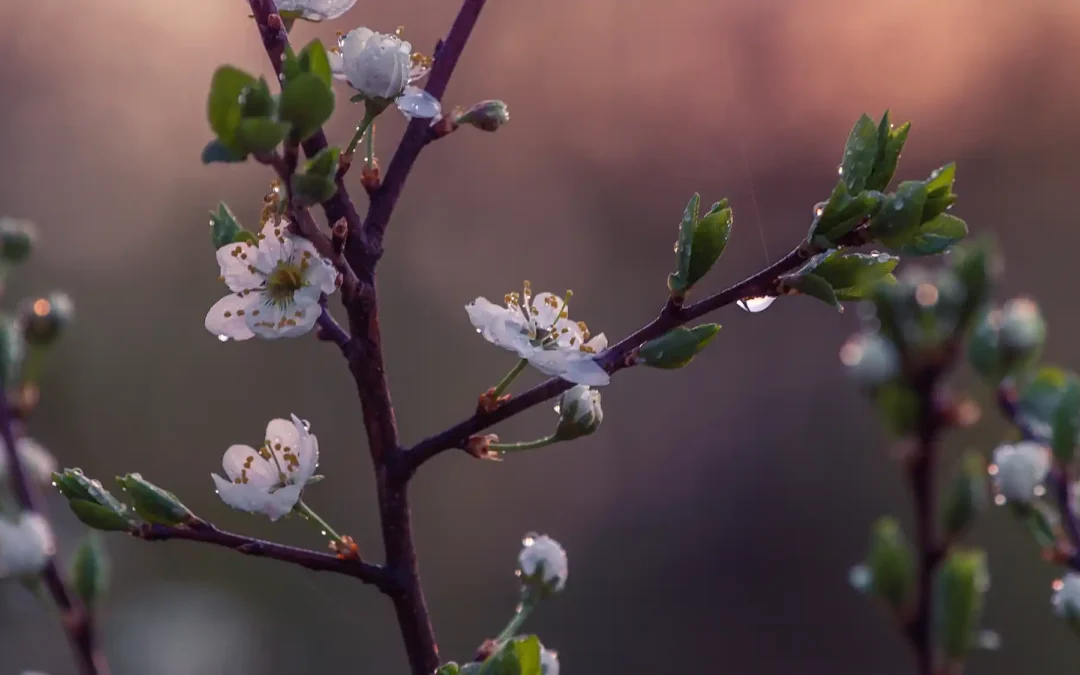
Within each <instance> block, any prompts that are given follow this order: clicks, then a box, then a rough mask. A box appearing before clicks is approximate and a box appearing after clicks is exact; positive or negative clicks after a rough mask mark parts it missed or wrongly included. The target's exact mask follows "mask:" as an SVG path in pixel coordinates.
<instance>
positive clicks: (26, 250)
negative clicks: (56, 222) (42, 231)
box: [0, 218, 37, 263]
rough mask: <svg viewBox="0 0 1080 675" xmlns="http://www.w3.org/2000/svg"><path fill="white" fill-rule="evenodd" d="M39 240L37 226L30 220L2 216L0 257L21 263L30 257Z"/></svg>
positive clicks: (0, 221) (7, 260)
mask: <svg viewBox="0 0 1080 675" xmlns="http://www.w3.org/2000/svg"><path fill="white" fill-rule="evenodd" d="M36 240H37V228H36V227H34V224H33V223H31V222H30V221H28V220H19V219H17V218H0V258H3V260H4V261H5V262H9V263H21V262H23V261H24V260H26V259H27V258H28V257H30V253H31V251H32V250H33V248H34V242H35V241H36Z"/></svg>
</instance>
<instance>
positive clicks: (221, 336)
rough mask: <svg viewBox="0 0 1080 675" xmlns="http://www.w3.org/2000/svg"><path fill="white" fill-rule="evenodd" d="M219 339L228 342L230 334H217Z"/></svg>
mask: <svg viewBox="0 0 1080 675" xmlns="http://www.w3.org/2000/svg"><path fill="white" fill-rule="evenodd" d="M217 339H218V341H219V342H228V341H229V336H228V335H219V336H217Z"/></svg>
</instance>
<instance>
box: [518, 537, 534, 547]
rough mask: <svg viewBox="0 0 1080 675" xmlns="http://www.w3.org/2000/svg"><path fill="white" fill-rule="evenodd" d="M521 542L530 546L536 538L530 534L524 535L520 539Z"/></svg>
mask: <svg viewBox="0 0 1080 675" xmlns="http://www.w3.org/2000/svg"><path fill="white" fill-rule="evenodd" d="M521 543H522V544H524V545H525V546H532V545H533V544H535V543H536V538H535V537H533V536H532V535H526V537H525V538H524V539H522V540H521Z"/></svg>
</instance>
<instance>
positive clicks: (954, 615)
mask: <svg viewBox="0 0 1080 675" xmlns="http://www.w3.org/2000/svg"><path fill="white" fill-rule="evenodd" d="M989 586H990V575H989V574H988V573H987V571H986V554H984V553H983V552H982V551H977V550H973V551H956V552H954V553H952V554H950V555H949V557H948V558H947V559H946V560H945V562H944V563H943V564H942V568H941V572H939V577H938V588H937V606H938V608H939V613H938V616H937V617H936V619H937V633H938V640H939V643H940V645H941V650H942V651H943V652H944V653H945V657H946V658H947V659H949V660H957V659H962V658H963V657H964V655H965V654H967V652H968V651H969V650H970V649H971V648H972V646H974V645H975V643H976V630H977V629H978V625H979V619H980V617H981V616H982V608H983V595H984V594H985V593H986V591H987V589H988V588H989Z"/></svg>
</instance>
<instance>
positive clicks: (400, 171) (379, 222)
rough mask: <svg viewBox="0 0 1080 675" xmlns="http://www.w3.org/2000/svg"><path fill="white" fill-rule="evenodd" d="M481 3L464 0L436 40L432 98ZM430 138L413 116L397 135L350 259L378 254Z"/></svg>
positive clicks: (442, 89) (426, 124) (442, 87)
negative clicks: (447, 29)
mask: <svg viewBox="0 0 1080 675" xmlns="http://www.w3.org/2000/svg"><path fill="white" fill-rule="evenodd" d="M485 2H486V0H464V2H463V3H462V5H461V10H459V11H458V15H457V18H456V19H454V25H453V26H451V27H450V33H449V34H447V36H446V39H445V40H443V41H442V42H441V43H440V46H439V48H438V52H437V53H436V54H435V62H434V63H433V64H432V66H431V73H430V74H429V75H428V80H427V87H425V89H426V90H427V92H428V93H429V94H431V95H432V96H434V97H435V98H437V99H440V100H441V99H442V97H443V94H445V93H446V86H447V85H448V84H449V83H450V77H451V76H452V75H453V74H454V68H455V67H456V66H457V62H458V59H459V58H460V57H461V52H462V51H463V50H464V49H465V44H466V43H467V42H468V41H469V35H471V34H472V30H473V27H474V26H475V25H476V21H477V19H479V18H480V10H482V9H483V8H484V4H485ZM434 138H435V132H434V130H433V129H432V127H431V122H430V121H429V120H426V119H419V118H417V119H414V120H412V121H411V122H409V127H408V129H406V130H405V135H404V136H403V137H402V138H401V143H400V145H398V148H397V151H396V152H395V153H394V158H393V159H392V160H390V167H389V168H388V169H387V171H386V177H385V178H384V179H383V182H382V185H381V186H379V189H378V190H376V191H375V193H374V194H373V195H372V199H371V205H370V206H369V207H368V213H367V218H366V219H365V220H364V229H363V233H362V236H360V237H356V238H354V240H353V241H354V242H355V246H356V247H358V248H357V250H355V251H353V252H352V253H351V254H350V261H351V260H352V259H353V257H354V256H359V255H363V256H364V257H366V258H367V259H368V260H370V261H371V262H372V263H374V262H375V261H377V260H378V259H379V258H380V257H382V251H383V247H382V240H383V235H384V234H386V226H387V225H388V224H389V223H390V216H391V214H393V212H394V207H395V206H396V205H397V201H398V198H399V197H400V196H401V191H402V189H404V187H405V180H406V179H407V178H408V177H409V172H410V171H411V170H412V167H413V164H414V163H416V158H417V157H419V155H420V151H421V150H423V149H424V146H425V145H427V144H428V143H429V142H431V140H432V139H434ZM359 247H362V249H361V248H359ZM354 266H355V263H354Z"/></svg>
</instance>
